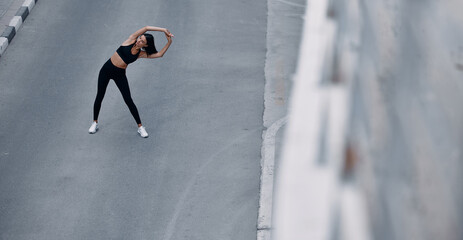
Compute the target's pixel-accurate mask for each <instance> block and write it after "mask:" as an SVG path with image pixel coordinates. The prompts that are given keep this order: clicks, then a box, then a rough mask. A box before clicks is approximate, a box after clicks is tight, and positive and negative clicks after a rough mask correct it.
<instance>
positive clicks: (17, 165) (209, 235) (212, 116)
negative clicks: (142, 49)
mask: <svg viewBox="0 0 463 240" xmlns="http://www.w3.org/2000/svg"><path fill="white" fill-rule="evenodd" d="M266 4H267V1H263V0H259V1H227V0H216V1H205V0H198V1H176V0H155V1H153V0H132V1H122V0H112V1H93V0H81V1H72V0H62V1H51V0H40V1H38V3H37V5H36V6H35V7H34V11H32V14H31V15H30V16H29V17H28V19H27V21H26V22H25V23H24V24H23V26H22V29H21V30H20V31H19V33H18V34H17V36H16V37H15V38H14V40H13V42H12V44H11V45H10V46H9V47H8V49H7V51H6V52H5V53H4V55H3V56H2V59H1V60H0V239H15V240H20V239H35V240H40V239H47V240H53V239H60V240H62V239H67V240H71V239H79V240H81V239H189V240H194V239H200V240H207V239H213V240H218V239H240V240H245V239H255V236H256V219H257V205H258V193H259V173H260V169H259V167H260V163H259V161H260V147H261V134H262V112H263V91H264V63H265V53H266V26H267V23H266V21H267V6H266ZM145 25H154V26H161V27H167V28H168V29H169V30H170V31H171V32H172V33H173V34H175V38H174V39H173V44H172V46H171V48H170V49H169V50H168V52H167V53H166V55H165V56H164V57H163V58H161V59H152V60H147V59H141V60H139V61H137V62H135V63H133V64H131V65H130V66H129V67H128V69H127V77H128V79H129V85H130V88H131V92H132V97H133V99H134V102H135V104H136V105H137V107H138V110H139V112H140V116H141V119H142V122H143V124H144V125H145V127H146V129H147V131H148V133H149V134H150V137H149V138H147V139H142V138H141V137H140V136H138V135H137V132H136V130H137V128H136V124H135V121H134V120H133V118H132V116H131V114H130V112H129V110H128V108H127V106H126V105H125V103H124V101H123V99H122V96H121V94H120V93H119V91H118V89H117V87H116V86H115V84H114V82H112V81H111V82H110V85H109V86H108V90H107V92H106V96H105V99H104V101H103V104H102V110H101V112H100V118H99V120H100V130H99V131H98V133H97V134H95V135H90V134H88V132H87V131H88V128H89V127H90V124H91V121H92V107H93V101H94V98H95V95H96V86H97V77H98V71H99V69H100V68H101V66H102V65H103V64H104V62H105V61H106V60H107V59H108V58H109V57H110V56H111V55H112V54H113V53H114V51H115V50H116V49H117V47H118V46H119V45H120V44H121V43H122V42H123V41H124V40H125V39H126V38H127V37H128V36H129V35H130V34H131V33H133V32H134V31H136V30H137V29H139V28H140V27H143V26H145ZM154 35H155V39H156V45H157V48H158V49H160V48H162V46H163V45H164V44H165V43H166V40H165V37H164V35H163V34H161V33H154Z"/></svg>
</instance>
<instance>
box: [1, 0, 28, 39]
mask: <svg viewBox="0 0 463 240" xmlns="http://www.w3.org/2000/svg"><path fill="white" fill-rule="evenodd" d="M23 3H24V0H0V33H2V32H3V31H5V29H6V27H8V24H9V23H10V21H11V19H12V18H13V17H14V16H15V14H16V12H17V11H18V9H19V8H20V7H21V5H22V4H23Z"/></svg>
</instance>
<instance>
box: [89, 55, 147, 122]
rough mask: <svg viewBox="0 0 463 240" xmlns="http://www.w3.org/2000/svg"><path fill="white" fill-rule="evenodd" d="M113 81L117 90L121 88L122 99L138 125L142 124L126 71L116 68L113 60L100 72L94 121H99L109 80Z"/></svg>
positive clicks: (94, 106) (94, 107)
mask: <svg viewBox="0 0 463 240" xmlns="http://www.w3.org/2000/svg"><path fill="white" fill-rule="evenodd" d="M111 79H114V82H115V83H116V85H117V88H119V91H121V93H122V97H123V98H124V101H125V103H126V104H127V106H128V107H129V109H130V112H131V113H132V116H133V118H134V119H135V121H136V122H137V124H141V121H140V116H139V115H138V110H137V107H136V106H135V104H134V103H133V100H132V97H131V95H130V89H129V82H128V81H127V76H125V69H122V68H118V67H116V66H114V65H113V63H112V62H111V59H109V60H108V61H107V62H106V63H105V64H104V65H103V67H102V68H101V70H100V74H99V75H98V92H97V94H96V98H95V103H94V105H93V119H94V120H98V114H99V113H100V108H101V102H102V101H103V98H104V95H105V93H106V88H107V87H108V84H109V80H111Z"/></svg>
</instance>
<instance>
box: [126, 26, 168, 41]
mask: <svg viewBox="0 0 463 240" xmlns="http://www.w3.org/2000/svg"><path fill="white" fill-rule="evenodd" d="M147 31H158V32H164V33H165V34H168V35H170V36H171V37H173V36H174V35H172V33H170V32H169V30H167V29H166V28H160V27H153V26H145V27H142V28H140V29H138V30H137V31H136V32H134V33H133V34H132V35H130V37H129V40H135V39H137V38H138V37H139V36H140V35H142V34H143V33H145V32H147Z"/></svg>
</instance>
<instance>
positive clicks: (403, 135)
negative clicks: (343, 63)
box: [333, 0, 463, 240]
mask: <svg viewBox="0 0 463 240" xmlns="http://www.w3.org/2000/svg"><path fill="white" fill-rule="evenodd" d="M333 3H334V5H333V6H334V8H333V9H334V14H335V18H337V20H338V21H340V22H341V23H340V24H339V26H340V29H339V32H338V38H340V39H341V38H343V37H346V35H348V31H346V24H345V22H344V23H343V21H346V20H347V19H346V18H343V17H345V13H344V12H343V11H344V9H345V6H343V4H345V3H342V1H333ZM461 7H462V3H461V2H459V1H400V0H388V1H377V0H360V1H359V13H360V15H359V17H360V19H361V25H359V27H360V35H359V36H358V37H359V45H358V46H353V48H355V49H356V52H357V53H358V62H357V67H356V68H355V76H354V78H353V82H352V105H351V118H350V119H351V121H350V128H349V134H348V138H349V139H350V141H351V143H352V144H353V146H355V147H354V149H355V151H356V156H357V159H358V165H357V168H356V172H355V173H356V174H355V176H356V177H355V180H356V181H357V182H358V183H359V186H361V187H362V188H363V190H364V192H365V196H366V199H367V202H368V205H367V209H368V212H369V219H370V228H371V230H372V235H373V238H374V239H379V240H383V239H384V240H393V239H463V232H462V230H461V227H460V226H461V225H462V223H463V205H462V204H461V203H463V188H462V187H461V182H462V180H463V161H462V153H461V145H462V140H463V111H462V108H461V107H460V102H462V100H463V99H462V98H463V94H462V92H463V81H462V77H463V72H462V71H463V41H462V40H463V28H462V27H461V26H462V23H463V21H462V20H463V17H462V15H461V13H460V10H459V9H461ZM338 43H339V42H338Z"/></svg>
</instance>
